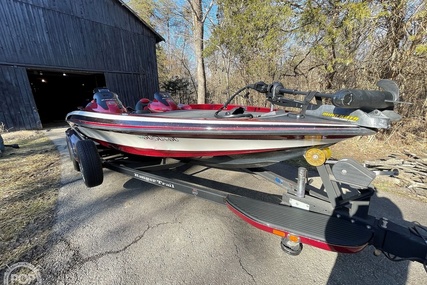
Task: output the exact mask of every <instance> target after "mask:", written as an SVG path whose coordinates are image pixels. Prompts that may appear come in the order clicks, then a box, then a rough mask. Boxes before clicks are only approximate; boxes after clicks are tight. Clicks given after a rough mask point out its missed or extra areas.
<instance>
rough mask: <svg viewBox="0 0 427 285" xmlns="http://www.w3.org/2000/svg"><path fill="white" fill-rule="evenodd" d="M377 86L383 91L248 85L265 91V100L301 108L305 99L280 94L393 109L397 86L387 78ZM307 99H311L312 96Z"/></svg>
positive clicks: (367, 108)
mask: <svg viewBox="0 0 427 285" xmlns="http://www.w3.org/2000/svg"><path fill="white" fill-rule="evenodd" d="M377 86H379V87H380V88H382V89H383V91H377V90H360V89H343V90H339V91H337V92H335V93H332V94H329V93H320V92H313V91H308V92H306V91H298V90H293V89H286V88H284V87H283V85H282V84H281V83H278V82H275V83H273V84H271V85H267V84H266V83H264V82H258V83H255V84H254V85H252V86H250V87H251V88H253V89H254V90H256V91H258V92H260V93H266V94H267V95H266V97H267V100H268V101H270V102H271V103H273V104H277V105H279V106H286V107H297V108H302V107H303V106H304V105H307V104H308V102H307V100H304V101H297V100H290V99H286V98H284V97H283V96H282V95H284V94H290V95H305V96H306V97H307V96H308V97H316V98H329V99H330V100H331V103H332V105H334V106H336V107H339V108H345V109H360V110H363V111H372V110H375V109H378V110H385V109H391V110H393V107H394V105H395V103H398V102H399V101H398V100H399V87H398V86H397V84H396V83H395V82H394V81H392V80H387V79H382V80H380V81H378V83H377ZM309 99H310V100H311V99H312V98H309Z"/></svg>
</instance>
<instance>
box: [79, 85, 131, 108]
mask: <svg viewBox="0 0 427 285" xmlns="http://www.w3.org/2000/svg"><path fill="white" fill-rule="evenodd" d="M93 92H94V94H93V100H92V101H91V102H90V103H89V104H87V106H86V107H85V108H84V110H85V111H94V112H100V113H112V114H121V113H127V110H126V108H125V107H124V106H123V104H122V102H121V101H120V100H119V96H118V95H117V94H116V93H114V92H111V91H110V90H109V89H108V88H95V89H94V90H93Z"/></svg>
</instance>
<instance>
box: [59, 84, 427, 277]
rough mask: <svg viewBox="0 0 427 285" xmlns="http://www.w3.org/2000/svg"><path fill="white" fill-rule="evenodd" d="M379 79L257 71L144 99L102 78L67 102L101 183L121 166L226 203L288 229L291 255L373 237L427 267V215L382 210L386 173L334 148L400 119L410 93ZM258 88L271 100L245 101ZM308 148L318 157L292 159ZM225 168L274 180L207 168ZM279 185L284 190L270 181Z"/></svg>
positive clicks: (80, 149) (73, 142)
mask: <svg viewBox="0 0 427 285" xmlns="http://www.w3.org/2000/svg"><path fill="white" fill-rule="evenodd" d="M377 85H378V87H379V89H380V90H362V89H343V90H338V91H337V92H334V93H321V92H317V91H298V90H292V89H287V88H284V86H283V85H282V84H281V83H278V82H275V83H272V84H266V83H264V82H257V83H255V84H250V85H247V86H245V87H243V88H241V89H239V90H238V91H237V92H236V93H234V94H233V95H232V96H231V97H230V98H229V99H228V100H227V101H226V102H225V103H224V104H188V105H185V104H178V103H177V102H175V101H174V100H173V98H172V97H171V96H170V94H168V93H165V92H158V93H156V94H154V98H153V99H152V100H150V99H148V98H142V99H141V100H139V101H138V102H137V103H136V105H135V108H129V107H124V105H123V104H122V103H121V101H120V100H119V98H118V95H117V94H116V93H114V92H111V91H110V90H108V89H107V88H99V89H96V90H95V92H94V95H93V100H92V102H90V103H89V104H88V105H87V106H85V107H84V108H80V109H78V110H76V111H73V112H70V113H69V114H67V116H66V121H67V122H68V124H69V125H70V127H69V128H67V130H66V131H65V135H66V136H65V138H66V142H67V148H68V151H69V156H70V159H71V161H72V163H73V166H74V169H75V170H76V171H79V172H80V173H81V177H82V179H83V182H84V184H85V185H86V186H87V187H89V188H92V187H96V186H99V185H101V184H102V183H103V181H104V172H103V170H104V169H109V170H111V171H116V172H119V173H122V174H125V175H129V176H130V177H131V179H137V180H140V181H142V182H144V183H150V184H153V185H155V186H159V187H167V188H169V189H172V190H176V191H180V192H183V193H185V194H189V195H193V196H197V197H200V198H204V199H207V200H210V201H213V202H217V203H221V204H224V205H226V206H227V207H228V208H229V209H230V210H231V212H233V213H234V214H236V215H237V216H238V217H240V218H241V219H242V220H244V221H245V222H247V223H249V224H250V225H252V226H254V227H256V228H258V229H260V230H263V231H266V232H268V233H272V234H274V235H277V236H279V237H280V238H281V241H280V246H281V248H282V249H283V250H284V251H285V252H286V253H287V254H290V255H298V254H299V253H300V252H301V251H302V249H303V244H307V245H309V246H314V247H317V248H321V249H324V250H329V251H335V252H340V253H357V252H360V251H362V250H363V249H365V248H367V247H368V246H373V247H374V248H375V252H374V253H375V255H380V254H384V256H386V257H387V258H389V259H390V260H393V261H400V260H410V261H415V262H419V263H421V264H422V265H423V267H424V269H425V270H426V272H427V243H426V240H427V227H425V226H422V225H421V224H420V223H417V222H412V223H407V224H408V225H400V223H395V222H393V221H391V220H389V219H388V218H385V217H375V216H372V215H371V214H370V207H371V204H370V200H371V198H372V197H373V196H374V194H375V188H374V187H373V186H372V184H373V183H372V182H373V180H374V179H375V177H376V173H374V172H373V171H371V170H369V169H367V168H366V167H364V166H363V165H361V164H359V163H358V162H357V161H355V160H352V159H348V158H345V159H340V160H334V159H333V158H332V157H331V153H330V151H329V146H331V145H333V144H335V143H338V142H340V141H342V140H345V139H349V138H352V137H356V136H367V135H373V134H375V133H376V132H378V131H379V130H381V129H389V128H390V127H391V125H392V123H393V122H394V121H397V120H399V119H400V116H399V115H398V114H397V113H396V112H395V111H394V107H395V105H396V104H399V103H401V102H400V101H399V90H398V87H397V84H396V83H395V82H393V81H391V80H380V81H378V83H377ZM253 90H254V91H255V92H256V93H255V94H262V96H264V97H265V101H266V103H267V104H269V106H267V105H265V104H264V105H263V106H256V105H253V104H247V105H245V106H243V105H241V104H237V103H236V102H234V101H235V100H237V99H238V98H239V97H238V96H240V95H242V94H243V95H242V97H243V99H247V98H248V94H249V92H250V91H253ZM299 156H303V158H305V162H306V163H305V162H304V161H300V160H297V161H293V162H292V163H291V162H290V161H289V160H290V159H292V158H296V157H299ZM193 167H196V168H197V169H195V170H194V168H193ZM199 167H202V170H200V169H199ZM217 168H221V169H225V170H226V171H233V173H235V174H236V173H237V174H239V175H241V179H236V180H239V181H245V176H246V175H251V176H257V177H260V178H262V181H263V183H262V184H260V185H261V186H260V185H258V186H257V185H247V186H248V187H250V188H241V187H240V188H239V187H237V186H236V185H232V184H226V183H223V182H221V181H212V180H211V179H210V178H204V179H200V178H199V177H197V174H198V173H200V172H202V171H209V170H211V169H215V170H217ZM189 171H190V172H189ZM227 173H228V172H227ZM272 185H274V187H278V188H280V189H279V192H270V191H268V190H269V189H270V188H271V186H272ZM245 187H246V186H245ZM396 257H397V258H396Z"/></svg>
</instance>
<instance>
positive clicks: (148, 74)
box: [0, 0, 162, 128]
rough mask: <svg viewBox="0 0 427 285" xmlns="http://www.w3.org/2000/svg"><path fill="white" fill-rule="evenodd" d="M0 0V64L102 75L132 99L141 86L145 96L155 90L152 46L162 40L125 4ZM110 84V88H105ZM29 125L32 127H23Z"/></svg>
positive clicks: (111, 1)
mask: <svg viewBox="0 0 427 285" xmlns="http://www.w3.org/2000/svg"><path fill="white" fill-rule="evenodd" d="M1 2H2V3H1V5H0V23H1V25H0V35H1V36H0V66H21V67H27V68H39V69H46V70H69V71H73V70H76V71H77V70H78V71H87V72H97V73H105V75H106V79H107V78H108V80H107V87H110V88H111V89H112V90H113V89H115V90H117V91H116V92H117V93H121V94H120V95H121V96H124V97H126V98H129V101H135V100H136V97H135V98H133V99H132V96H135V95H134V94H136V93H137V92H141V91H142V90H146V91H147V93H148V94H153V93H154V92H155V91H157V90H158V88H159V87H158V74H157V61H156V50H155V49H156V43H158V42H159V41H161V40H162V38H161V37H160V36H159V35H158V34H157V33H155V32H154V31H153V30H152V29H151V28H149V27H148V26H146V25H144V23H142V22H141V21H140V20H139V19H138V18H137V17H135V16H134V15H133V14H132V12H130V11H129V10H128V9H127V8H125V7H121V6H122V2H121V1H119V0H2V1H1ZM121 79H123V80H124V82H121V81H120V80H121ZM132 79H136V80H135V81H133V80H132ZM2 81H3V83H0V84H2V86H4V85H5V84H7V82H4V79H2V78H1V77H0V82H2ZM110 83H111V84H112V86H108V85H109V84H110ZM22 88H24V89H25V88H26V87H25V86H22ZM6 89H8V90H9V89H11V87H7V88H6ZM16 90H17V93H15V94H11V93H8V94H5V93H1V94H0V96H1V97H4V96H7V97H17V96H21V94H22V91H21V89H20V88H18V89H16ZM18 91H19V92H18ZM24 93H25V92H24ZM22 99H24V98H22ZM8 100H12V99H8ZM2 101H3V100H2ZM34 106H35V105H34ZM0 111H2V112H3V111H4V110H0ZM3 116H13V114H12V113H10V114H7V113H6V114H3ZM0 118H1V117H0ZM11 120H12V119H9V121H11ZM0 121H1V120H0ZM32 121H36V118H35V117H34V118H33V119H32ZM11 122H12V121H11ZM20 123H22V122H20ZM14 126H16V125H14ZM16 127H18V128H22V127H23V125H21V124H19V125H18V126H16ZM29 127H31V128H33V127H34V125H25V127H24V128H29Z"/></svg>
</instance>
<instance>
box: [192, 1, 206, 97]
mask: <svg viewBox="0 0 427 285" xmlns="http://www.w3.org/2000/svg"><path fill="white" fill-rule="evenodd" d="M191 5H192V7H193V24H194V30H193V33H194V34H193V36H194V50H195V53H196V60H197V75H196V76H197V103H199V104H204V103H206V102H205V97H206V72H205V62H204V58H203V49H204V44H203V38H204V27H203V23H204V20H203V12H202V1H201V0H191Z"/></svg>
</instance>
